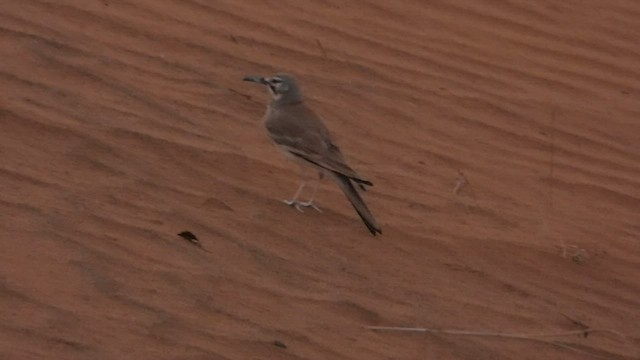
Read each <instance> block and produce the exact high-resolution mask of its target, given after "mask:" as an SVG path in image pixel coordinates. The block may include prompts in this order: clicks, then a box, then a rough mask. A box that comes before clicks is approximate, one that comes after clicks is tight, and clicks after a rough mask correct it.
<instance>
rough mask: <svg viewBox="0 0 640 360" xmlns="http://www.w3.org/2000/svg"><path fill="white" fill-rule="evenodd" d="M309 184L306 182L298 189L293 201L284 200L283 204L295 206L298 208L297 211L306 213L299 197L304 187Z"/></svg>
mask: <svg viewBox="0 0 640 360" xmlns="http://www.w3.org/2000/svg"><path fill="white" fill-rule="evenodd" d="M306 184H307V182H306V181H303V182H302V184H300V186H299V187H298V190H297V191H296V193H295V194H294V195H293V199H291V200H282V202H283V203H285V204H287V205H289V206H293V207H295V208H296V210H298V211H300V212H304V211H303V210H302V208H301V207H300V202H298V197H299V196H300V193H301V192H302V189H304V186H305V185H306Z"/></svg>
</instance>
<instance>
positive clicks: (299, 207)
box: [282, 200, 322, 213]
mask: <svg viewBox="0 0 640 360" xmlns="http://www.w3.org/2000/svg"><path fill="white" fill-rule="evenodd" d="M282 202H283V203H285V204H287V205H289V206H291V207H294V208H296V210H298V211H299V212H301V213H303V212H304V210H302V208H307V207H310V208H312V209H314V210H315V211H317V212H322V210H320V208H319V207H317V206H316V204H314V203H313V200H310V201H306V202H300V201H297V200H282Z"/></svg>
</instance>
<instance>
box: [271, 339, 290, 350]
mask: <svg viewBox="0 0 640 360" xmlns="http://www.w3.org/2000/svg"><path fill="white" fill-rule="evenodd" d="M273 345H275V346H277V347H279V348H283V349H286V348H287V345H286V344H285V343H283V342H282V341H279V340H276V341H274V342H273Z"/></svg>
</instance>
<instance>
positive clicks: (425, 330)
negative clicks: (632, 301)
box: [365, 326, 626, 359]
mask: <svg viewBox="0 0 640 360" xmlns="http://www.w3.org/2000/svg"><path fill="white" fill-rule="evenodd" d="M365 328H367V329H369V330H374V331H395V332H421V333H431V334H445V335H456V336H482V337H499V338H507V339H518V340H529V341H537V342H542V343H545V344H551V345H555V346H558V347H561V348H565V349H568V350H572V351H577V352H581V353H585V354H587V355H589V356H592V357H596V358H601V359H608V358H609V357H605V356H602V355H598V354H594V353H591V352H589V351H585V350H582V349H579V348H577V347H575V346H571V345H568V344H565V343H562V342H559V341H553V340H545V339H543V338H548V337H561V336H571V335H582V336H584V337H587V336H588V335H589V334H591V333H608V334H613V335H616V336H618V337H620V338H623V339H626V336H625V335H624V334H621V333H619V332H617V331H615V330H609V329H596V328H586V329H581V330H571V331H562V332H555V333H539V334H514V333H497V332H486V331H468V330H448V329H433V328H424V327H423V328H418V327H394V326H365Z"/></svg>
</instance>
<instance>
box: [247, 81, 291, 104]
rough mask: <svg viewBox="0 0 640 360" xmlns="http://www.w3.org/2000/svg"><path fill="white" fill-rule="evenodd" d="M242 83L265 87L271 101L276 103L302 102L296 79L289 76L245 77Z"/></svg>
mask: <svg viewBox="0 0 640 360" xmlns="http://www.w3.org/2000/svg"><path fill="white" fill-rule="evenodd" d="M242 80H244V81H251V82H255V83H258V84H262V85H266V86H267V89H269V93H270V94H271V97H272V100H273V101H274V102H276V103H282V104H292V103H297V102H301V101H302V92H301V91H300V87H299V86H298V82H297V81H296V79H295V78H294V77H293V76H292V75H289V74H275V75H273V76H271V77H261V76H247V77H245V78H244V79H242Z"/></svg>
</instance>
